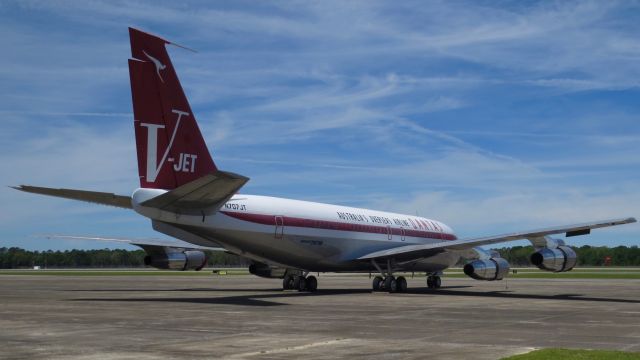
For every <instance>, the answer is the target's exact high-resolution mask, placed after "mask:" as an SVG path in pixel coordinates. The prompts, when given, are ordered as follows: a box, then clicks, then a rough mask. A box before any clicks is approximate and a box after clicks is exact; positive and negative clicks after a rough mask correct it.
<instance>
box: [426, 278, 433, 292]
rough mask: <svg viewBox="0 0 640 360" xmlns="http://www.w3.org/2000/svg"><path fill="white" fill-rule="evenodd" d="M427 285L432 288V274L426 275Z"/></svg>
mask: <svg viewBox="0 0 640 360" xmlns="http://www.w3.org/2000/svg"><path fill="white" fill-rule="evenodd" d="M427 287H428V288H429V289H433V277H432V276H428V277H427Z"/></svg>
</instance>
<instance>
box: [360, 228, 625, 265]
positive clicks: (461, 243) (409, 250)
mask: <svg viewBox="0 0 640 360" xmlns="http://www.w3.org/2000/svg"><path fill="white" fill-rule="evenodd" d="M634 222H636V219H635V218H632V217H630V218H622V219H612V220H602V221H593V222H588V223H583V224H575V225H564V226H554V227H550V228H545V229H538V230H531V231H524V232H515V233H510V234H502V235H496V236H486V237H480V238H471V239H461V240H453V241H441V242H436V243H432V244H423V245H406V246H400V247H396V248H393V249H388V250H381V251H376V252H372V253H369V254H366V255H363V256H360V257H358V258H357V260H370V259H377V258H401V259H405V260H409V259H418V258H421V257H426V256H430V255H433V254H435V253H439V252H443V251H447V250H449V251H463V250H468V249H470V248H472V247H474V246H481V245H489V244H495V243H500V242H507V241H514V240H522V239H529V240H532V239H540V238H543V237H544V236H546V235H554V234H562V233H566V236H578V235H586V234H589V233H590V232H591V229H597V228H602V227H608V226H616V225H622V224H630V223H634Z"/></svg>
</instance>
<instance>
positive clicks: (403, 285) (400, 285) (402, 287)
mask: <svg viewBox="0 0 640 360" xmlns="http://www.w3.org/2000/svg"><path fill="white" fill-rule="evenodd" d="M396 285H397V291H398V292H406V291H407V279H405V278H404V276H398V278H397V279H396Z"/></svg>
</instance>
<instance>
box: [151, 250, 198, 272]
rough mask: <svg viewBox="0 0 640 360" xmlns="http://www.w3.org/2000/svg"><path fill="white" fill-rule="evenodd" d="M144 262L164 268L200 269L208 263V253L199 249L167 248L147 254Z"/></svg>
mask: <svg viewBox="0 0 640 360" xmlns="http://www.w3.org/2000/svg"><path fill="white" fill-rule="evenodd" d="M144 264H145V265H148V266H153V267H154V268H157V269H163V270H196V271H200V270H202V268H203V267H204V266H205V265H206V264H207V255H205V253H204V252H202V251H199V250H179V249H168V250H166V249H165V250H164V251H162V252H153V253H152V254H150V255H147V256H145V257H144Z"/></svg>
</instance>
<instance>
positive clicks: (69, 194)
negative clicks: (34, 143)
mask: <svg viewBox="0 0 640 360" xmlns="http://www.w3.org/2000/svg"><path fill="white" fill-rule="evenodd" d="M11 187H12V188H14V189H16V190H20V191H24V192H29V193H34V194H41V195H49V196H55V197H61V198H66V199H72V200H80V201H86V202H90V203H97V204H102V205H109V206H115V207H119V208H124V209H131V196H124V195H116V194H113V193H106V192H98V191H85V190H74V189H54V188H46V187H38V186H29V185H20V186H11Z"/></svg>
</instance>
